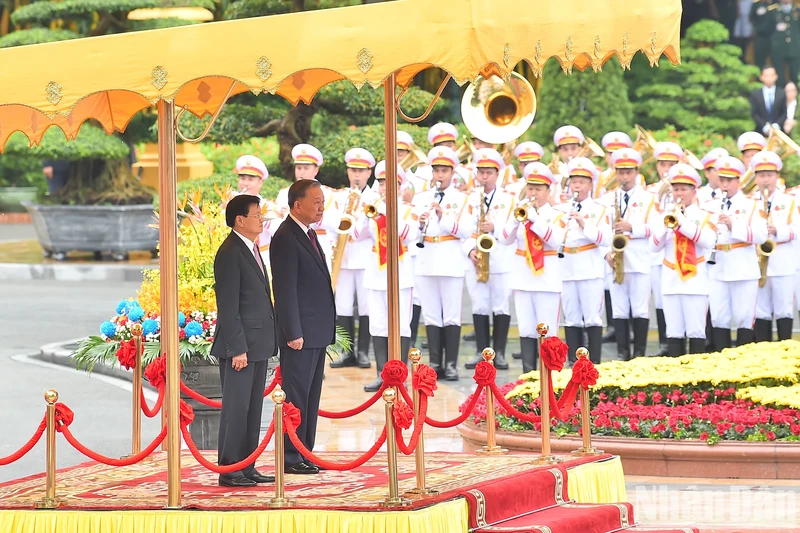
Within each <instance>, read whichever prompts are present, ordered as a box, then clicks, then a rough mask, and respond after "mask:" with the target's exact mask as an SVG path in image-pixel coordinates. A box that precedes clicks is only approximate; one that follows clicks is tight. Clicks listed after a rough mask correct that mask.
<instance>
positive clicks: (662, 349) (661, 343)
mask: <svg viewBox="0 0 800 533" xmlns="http://www.w3.org/2000/svg"><path fill="white" fill-rule="evenodd" d="M656 322H657V323H658V353H657V354H656V355H667V353H668V350H667V319H666V318H664V310H663V309H656Z"/></svg>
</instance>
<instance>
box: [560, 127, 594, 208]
mask: <svg viewBox="0 0 800 533" xmlns="http://www.w3.org/2000/svg"><path fill="white" fill-rule="evenodd" d="M585 140H586V138H585V137H584V135H583V132H582V131H581V130H580V128H577V127H575V126H571V125H566V126H561V127H560V128H558V129H557V130H556V131H555V132H554V133H553V144H555V145H556V151H558V149H559V148H560V147H561V146H564V145H566V144H577V145H578V146H583V143H584V142H585ZM553 157H557V153H556V154H553ZM568 163H569V161H559V162H558V165H556V167H557V168H556V170H555V171H554V172H553V178H555V180H554V181H553V184H552V185H551V186H550V198H554V199H555V201H556V202H557V203H562V202H567V201H569V198H568V197H569V186H568V183H569V168H568V166H567V164H568ZM551 165H552V162H551ZM565 185H566V186H565ZM596 186H597V180H596V179H595V180H594V183H593V184H592V190H593V191H594V187H596Z"/></svg>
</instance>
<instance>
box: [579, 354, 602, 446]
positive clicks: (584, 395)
mask: <svg viewBox="0 0 800 533" xmlns="http://www.w3.org/2000/svg"><path fill="white" fill-rule="evenodd" d="M575 355H576V356H577V357H578V359H587V358H588V357H589V350H587V349H586V348H578V349H577V350H576V351H575ZM581 433H583V446H581V447H580V448H578V449H577V450H574V451H573V452H572V455H574V456H577V457H586V456H590V455H603V450H598V449H597V448H595V447H594V446H592V406H591V403H590V401H589V389H585V388H583V387H581Z"/></svg>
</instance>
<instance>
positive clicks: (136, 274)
mask: <svg viewBox="0 0 800 533" xmlns="http://www.w3.org/2000/svg"><path fill="white" fill-rule="evenodd" d="M143 268H152V266H150V265H146V266H143V265H89V264H73V265H69V264H46V265H35V264H26V263H20V264H15V263H0V281H31V280H55V281H117V282H124V281H130V282H141V281H142V279H143V277H142V269H143Z"/></svg>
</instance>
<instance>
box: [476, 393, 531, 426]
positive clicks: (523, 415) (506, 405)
mask: <svg viewBox="0 0 800 533" xmlns="http://www.w3.org/2000/svg"><path fill="white" fill-rule="evenodd" d="M489 387H490V388H491V389H492V393H493V396H494V398H495V399H496V400H497V402H498V403H499V404H500V406H501V407H502V408H503V409H505V410H506V411H508V412H509V413H511V414H513V415H514V416H515V417H517V418H519V419H520V420H524V421H525V422H530V423H531V424H535V423H538V422H541V421H542V417H540V416H539V415H532V414H530V413H522V412H520V411H517V410H516V409H515V408H514V406H513V405H511V403H509V401H508V400H506V398H505V396H503V394H502V393H501V392H500V389H499V388H498V387H497V383H490V384H489ZM477 396H478V394H477V393H476V394H475V397H477ZM486 408H487V409H489V408H490V406H488V405H487V406H486ZM469 410H470V411H471V410H472V408H471V407H470V409H469Z"/></svg>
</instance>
